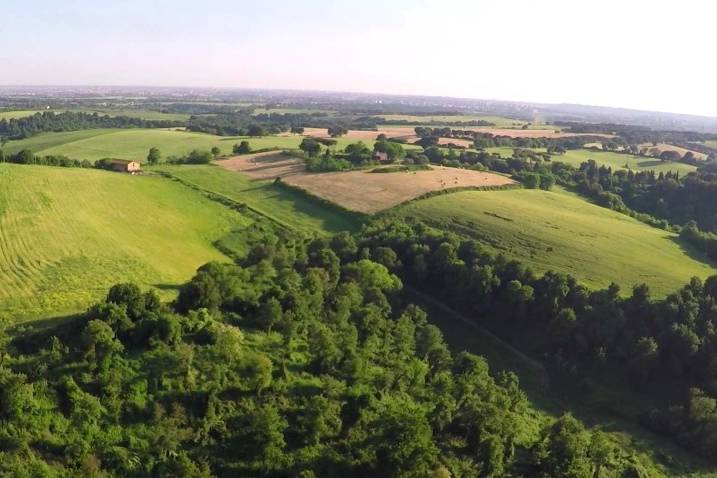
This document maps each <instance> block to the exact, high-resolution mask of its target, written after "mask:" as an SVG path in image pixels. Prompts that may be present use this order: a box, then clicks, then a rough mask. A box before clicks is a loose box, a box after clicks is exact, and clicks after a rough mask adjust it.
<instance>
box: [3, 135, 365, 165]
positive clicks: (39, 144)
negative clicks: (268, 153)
mask: <svg viewBox="0 0 717 478" xmlns="http://www.w3.org/2000/svg"><path fill="white" fill-rule="evenodd" d="M302 139H304V138H303V136H299V135H279V136H259V137H247V136H215V135H211V134H206V133H193V132H190V131H184V130H178V129H96V130H83V131H72V132H63V133H44V134H39V135H37V136H33V137H31V138H27V139H23V140H18V141H10V142H8V143H7V144H6V145H5V147H4V148H3V150H4V151H5V152H9V153H15V152H17V151H20V150H21V149H30V150H32V152H33V153H35V154H38V155H49V154H53V155H64V156H67V157H70V158H73V159H87V160H90V161H95V160H97V159H101V158H122V159H130V160H134V161H144V160H145V159H146V157H147V152H148V151H149V148H151V147H157V148H159V149H160V151H161V152H162V155H163V157H164V158H167V157H168V156H181V155H184V154H187V153H188V152H190V151H191V150H193V149H199V150H209V149H211V148H212V147H214V146H216V147H218V148H219V149H220V150H221V152H222V154H223V155H229V154H231V152H232V147H233V146H234V144H236V143H238V142H240V141H242V140H247V141H249V144H250V145H251V147H252V148H253V149H264V148H278V149H298V147H299V144H300V143H301V141H302ZM359 140H362V141H364V142H365V143H367V144H368V145H369V146H372V145H373V141H372V140H368V139H362V138H356V137H349V136H345V137H342V138H337V144H336V148H339V149H342V148H344V147H346V145H348V144H350V143H355V142H356V141H359Z"/></svg>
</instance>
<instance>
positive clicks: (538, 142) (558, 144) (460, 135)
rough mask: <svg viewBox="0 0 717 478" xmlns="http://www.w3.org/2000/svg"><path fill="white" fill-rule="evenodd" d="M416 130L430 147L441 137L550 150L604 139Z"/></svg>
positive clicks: (484, 144)
mask: <svg viewBox="0 0 717 478" xmlns="http://www.w3.org/2000/svg"><path fill="white" fill-rule="evenodd" d="M414 131H415V132H416V135H417V136H418V137H419V138H420V139H419V140H418V141H417V142H416V144H419V145H421V146H423V147H424V148H429V147H431V146H438V144H439V139H440V138H456V139H464V140H468V141H473V146H474V147H475V148H477V149H485V148H493V147H499V146H504V147H510V148H526V149H527V148H547V149H548V150H549V151H550V152H565V151H566V150H568V149H580V148H582V147H584V146H585V144H587V143H594V142H596V141H600V140H604V139H605V138H604V137H602V136H569V137H565V138H513V137H511V136H503V135H494V134H493V133H485V132H481V131H474V130H460V129H454V128H450V127H437V128H433V127H426V126H417V127H416V128H415V129H414ZM452 148H453V149H467V148H466V147H465V146H460V145H453V146H452Z"/></svg>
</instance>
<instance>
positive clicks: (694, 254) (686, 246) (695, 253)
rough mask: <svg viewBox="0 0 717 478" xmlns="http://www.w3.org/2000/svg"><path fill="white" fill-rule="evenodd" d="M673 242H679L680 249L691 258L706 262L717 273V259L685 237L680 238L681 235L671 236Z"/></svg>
mask: <svg viewBox="0 0 717 478" xmlns="http://www.w3.org/2000/svg"><path fill="white" fill-rule="evenodd" d="M669 239H670V240H671V241H672V242H674V243H675V244H677V245H678V246H679V247H680V250H682V252H683V254H685V255H686V256H687V257H689V258H690V259H693V260H695V261H697V262H702V263H704V264H707V265H708V266H710V267H712V268H714V269H715V274H717V261H715V260H714V259H710V257H709V256H707V254H705V253H704V252H702V251H700V250H699V249H697V248H696V247H695V246H693V245H692V244H690V243H688V242H687V241H685V240H684V239H682V238H680V237H679V236H673V237H670V238H669Z"/></svg>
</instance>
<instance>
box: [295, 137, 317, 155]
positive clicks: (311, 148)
mask: <svg viewBox="0 0 717 478" xmlns="http://www.w3.org/2000/svg"><path fill="white" fill-rule="evenodd" d="M299 149H300V150H302V151H303V152H304V153H306V154H307V155H309V157H311V158H313V157H315V156H316V155H318V154H319V152H321V145H320V144H319V143H318V142H317V141H316V140H313V139H310V138H304V139H303V141H301V144H300V145H299Z"/></svg>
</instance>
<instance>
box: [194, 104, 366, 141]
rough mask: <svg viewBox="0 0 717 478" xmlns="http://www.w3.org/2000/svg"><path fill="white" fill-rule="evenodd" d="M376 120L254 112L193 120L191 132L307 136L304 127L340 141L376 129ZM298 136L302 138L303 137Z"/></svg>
mask: <svg viewBox="0 0 717 478" xmlns="http://www.w3.org/2000/svg"><path fill="white" fill-rule="evenodd" d="M378 124H379V123H378V122H377V120H376V119H375V118H373V119H372V118H370V117H361V116H359V117H357V116H353V115H350V116H343V115H329V114H327V113H322V112H313V113H308V112H307V113H260V114H256V115H255V114H253V111H252V110H251V109H246V110H241V111H238V112H230V113H218V114H210V115H196V116H192V117H191V118H190V119H189V120H188V121H187V129H189V130H190V131H198V132H203V133H210V134H216V135H220V136H266V135H271V134H278V133H283V132H287V131H291V132H294V133H298V132H299V131H301V133H303V128H304V127H313V128H327V129H328V130H329V134H330V135H331V136H333V137H338V136H341V135H344V134H346V132H347V131H348V129H349V128H351V129H376V127H377V125H378ZM301 133H298V134H301Z"/></svg>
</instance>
